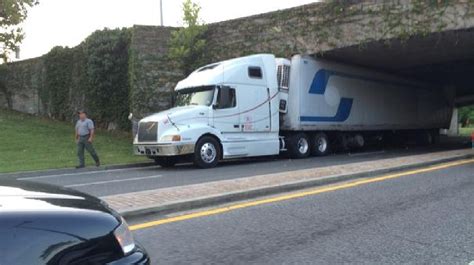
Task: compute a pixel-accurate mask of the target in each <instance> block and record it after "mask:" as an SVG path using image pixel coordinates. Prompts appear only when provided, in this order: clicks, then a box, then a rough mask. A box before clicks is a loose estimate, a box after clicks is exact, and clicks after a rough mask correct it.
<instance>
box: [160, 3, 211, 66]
mask: <svg viewBox="0 0 474 265" xmlns="http://www.w3.org/2000/svg"><path fill="white" fill-rule="evenodd" d="M200 11H201V7H200V6H199V5H198V4H196V3H193V2H192V1H191V0H185V1H184V3H183V24H184V27H183V28H180V29H178V30H176V31H174V32H172V35H171V40H170V50H169V58H170V60H171V62H172V63H173V64H174V65H175V66H176V67H177V68H178V69H180V70H181V71H182V72H183V74H185V75H188V74H189V73H191V72H192V71H193V70H194V69H196V68H197V67H199V66H202V65H203V64H204V63H205V56H204V54H205V48H206V39H205V36H204V34H205V32H206V31H207V26H206V25H205V24H204V23H203V22H202V21H201V20H200V19H199V12H200Z"/></svg>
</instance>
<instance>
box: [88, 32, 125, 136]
mask: <svg viewBox="0 0 474 265" xmlns="http://www.w3.org/2000/svg"><path fill="white" fill-rule="evenodd" d="M129 43H130V32H129V30H127V29H115V30H109V29H105V30H102V31H96V32H94V33H93V34H92V35H91V36H89V37H88V38H87V39H86V40H85V42H84V51H85V55H86V69H87V80H88V89H87V91H86V105H87V108H88V109H89V111H90V112H91V113H93V114H94V117H95V119H96V121H97V123H99V124H100V125H102V126H103V127H107V126H108V125H109V123H110V122H116V123H117V125H118V126H119V127H121V128H129V127H130V126H129V122H128V120H127V115H128V112H129V103H128V94H129V82H128V48H129Z"/></svg>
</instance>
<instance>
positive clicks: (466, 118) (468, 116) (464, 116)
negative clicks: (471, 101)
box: [458, 106, 474, 127]
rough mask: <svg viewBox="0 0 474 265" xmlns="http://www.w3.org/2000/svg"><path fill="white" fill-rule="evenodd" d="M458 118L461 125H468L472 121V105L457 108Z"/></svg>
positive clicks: (473, 114) (473, 117)
mask: <svg viewBox="0 0 474 265" xmlns="http://www.w3.org/2000/svg"><path fill="white" fill-rule="evenodd" d="M458 118H459V122H460V123H461V124H462V127H469V126H470V125H471V124H472V122H474V106H466V107H462V108H459V113H458Z"/></svg>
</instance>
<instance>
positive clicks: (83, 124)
mask: <svg viewBox="0 0 474 265" xmlns="http://www.w3.org/2000/svg"><path fill="white" fill-rule="evenodd" d="M92 129H94V122H93V121H92V120H91V119H85V120H84V121H81V120H78V121H77V122H76V131H77V134H79V135H80V136H84V135H88V134H90V130H92Z"/></svg>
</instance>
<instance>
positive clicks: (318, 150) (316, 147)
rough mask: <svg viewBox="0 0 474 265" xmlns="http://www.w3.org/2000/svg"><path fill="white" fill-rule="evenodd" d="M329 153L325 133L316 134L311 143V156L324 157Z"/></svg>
mask: <svg viewBox="0 0 474 265" xmlns="http://www.w3.org/2000/svg"><path fill="white" fill-rule="evenodd" d="M328 153H329V138H328V136H327V135H326V134H325V133H317V134H316V135H315V136H314V137H313V142H312V143H311V154H312V155H315V156H325V155H327V154H328Z"/></svg>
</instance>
